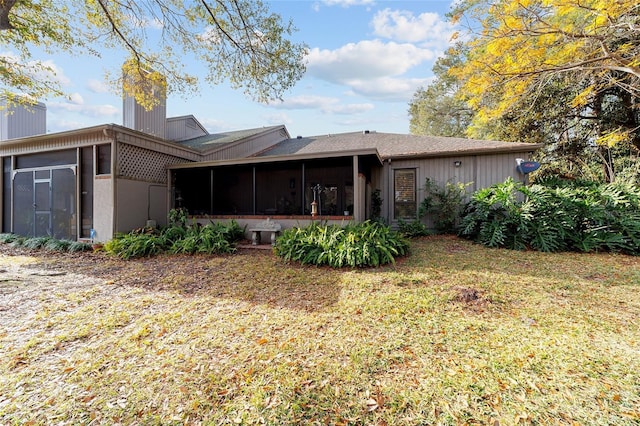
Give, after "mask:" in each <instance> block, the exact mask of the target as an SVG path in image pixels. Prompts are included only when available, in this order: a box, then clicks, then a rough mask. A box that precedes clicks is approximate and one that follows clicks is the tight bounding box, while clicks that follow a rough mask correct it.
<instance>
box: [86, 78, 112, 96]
mask: <svg viewBox="0 0 640 426" xmlns="http://www.w3.org/2000/svg"><path fill="white" fill-rule="evenodd" d="M87 88H88V89H89V90H91V91H92V92H93V93H109V92H110V89H109V86H108V85H107V84H106V83H105V82H104V81H100V80H95V79H89V81H87Z"/></svg>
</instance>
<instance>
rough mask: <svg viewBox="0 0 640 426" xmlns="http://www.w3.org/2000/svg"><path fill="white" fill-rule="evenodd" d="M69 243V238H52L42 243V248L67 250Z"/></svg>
mask: <svg viewBox="0 0 640 426" xmlns="http://www.w3.org/2000/svg"><path fill="white" fill-rule="evenodd" d="M70 245H71V241H69V240H56V239H54V238H52V239H50V240H49V241H47V242H46V243H45V244H44V246H43V248H44V249H45V250H48V251H67V250H68V249H69V246H70Z"/></svg>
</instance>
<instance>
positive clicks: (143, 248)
mask: <svg viewBox="0 0 640 426" xmlns="http://www.w3.org/2000/svg"><path fill="white" fill-rule="evenodd" d="M104 250H105V251H106V252H107V253H110V254H114V255H116V256H118V257H120V258H122V259H133V258H137V257H150V256H155V255H157V254H160V253H162V252H164V251H165V250H166V240H165V239H164V238H163V237H162V236H161V235H159V234H158V233H156V232H144V233H141V232H139V231H133V232H130V233H128V234H118V235H116V237H115V238H113V239H111V240H109V241H107V242H106V244H105V245H104Z"/></svg>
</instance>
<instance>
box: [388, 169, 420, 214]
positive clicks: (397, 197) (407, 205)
mask: <svg viewBox="0 0 640 426" xmlns="http://www.w3.org/2000/svg"><path fill="white" fill-rule="evenodd" d="M393 194H394V198H393V201H394V203H393V217H394V218H395V219H415V218H416V217H417V205H416V169H395V170H394V171H393Z"/></svg>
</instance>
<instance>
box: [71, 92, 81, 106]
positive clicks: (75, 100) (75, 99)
mask: <svg viewBox="0 0 640 426" xmlns="http://www.w3.org/2000/svg"><path fill="white" fill-rule="evenodd" d="M69 102H71V103H72V104H74V105H84V98H83V97H82V95H81V94H80V93H77V92H76V93H72V94H71V95H69Z"/></svg>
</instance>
